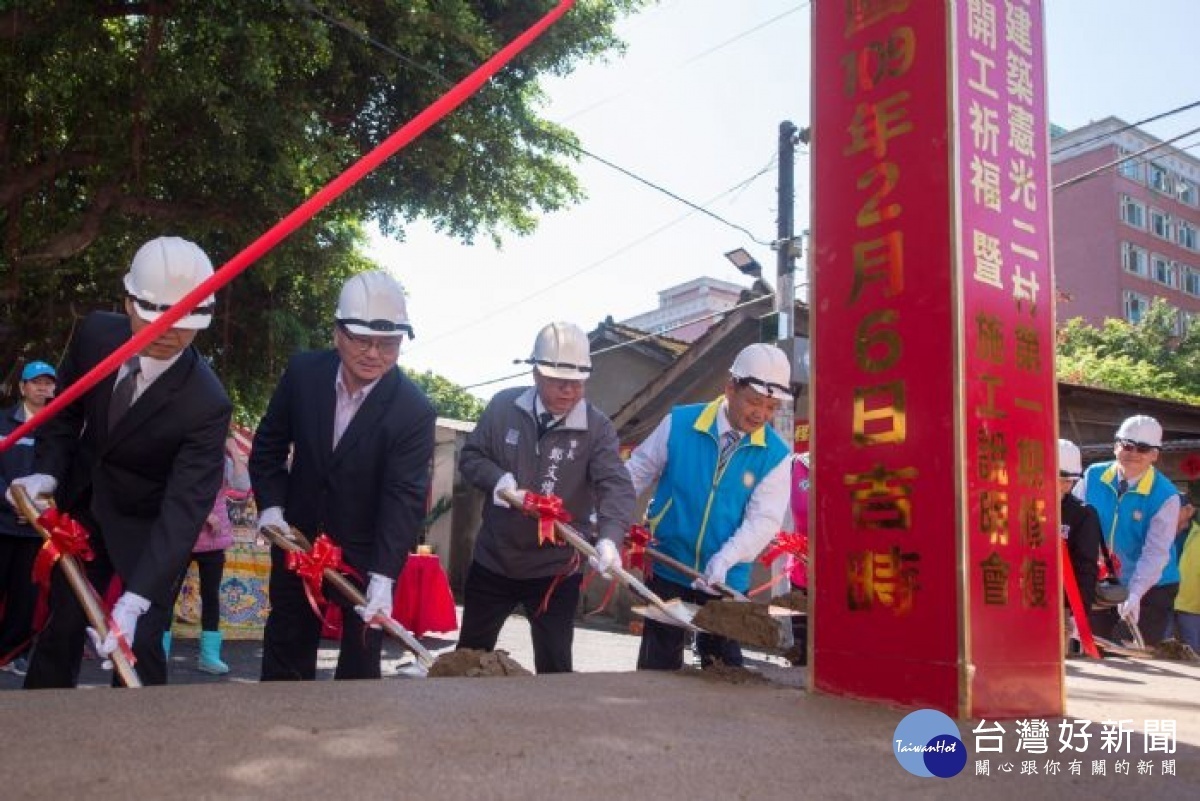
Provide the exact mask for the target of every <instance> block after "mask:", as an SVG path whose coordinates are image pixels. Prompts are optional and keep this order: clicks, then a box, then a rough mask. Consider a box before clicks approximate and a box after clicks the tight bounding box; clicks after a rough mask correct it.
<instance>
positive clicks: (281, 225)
mask: <svg viewBox="0 0 1200 801" xmlns="http://www.w3.org/2000/svg"><path fill="white" fill-rule="evenodd" d="M574 4H575V0H560V2H559V3H558V5H556V6H555V7H554V8H552V9H551V10H550V11H549V12H547V13H546V14H545V16H543V17H542V18H541V19H539V20H538V21H537V22H535V23H534V24H533V25H531V26H530V27H529V28H528V29H527V30H526V31H525V32H523V33H522V34H521V35H520V36H518V37H517V38H516V39H513V40H512V41H511V42H509V43H508V44H507V45H505V46H504V48H502V49H501V50H500V51H498V52H497V53H496V54H495V55H493V56H492V57H491V58H489V59H488V60H487V61H485V62H484V63H483V64H482V65H480V66H479V67H478V68H477V69H476V70H475V71H474V72H472V73H471V74H470V75H468V76H467V77H465V78H463V79H462V80H461V81H459V82H458V83H457V84H455V85H454V86H453V87H451V88H450V90H449V91H447V92H446V93H445V94H443V95H442V96H441V97H439V98H438V99H437V100H435V101H434V102H433V103H431V104H430V105H429V106H428V107H427V108H426V109H425V110H424V111H422V112H421V113H420V114H418V115H417V116H415V117H413V118H412V119H411V120H409V121H408V122H407V123H405V124H404V125H403V126H401V128H400V129H399V130H397V131H396V132H395V133H393V134H391V135H390V136H389V137H388V138H387V139H385V140H383V142H381V143H380V144H379V145H378V146H376V147H375V149H374V150H371V151H370V152H369V153H367V154H366V155H364V156H363V157H362V158H360V159H359V160H358V161H356V162H355V163H354V164H352V165H350V167H348V168H347V169H346V170H345V171H344V172H343V173H342V174H341V175H339V176H337V177H336V178H334V179H333V180H332V181H330V182H329V183H328V184H326V185H325V186H324V187H322V188H321V189H320V190H319V191H318V192H317V193H316V194H315V195H313V196H312V197H310V198H309V199H308V200H306V201H304V202H303V203H301V204H300V205H299V206H297V207H296V209H295V210H293V211H292V212H291V213H290V214H288V215H287V216H286V217H284V218H283V219H282V220H280V221H279V222H277V223H275V225H273V226H271V228H270V229H269V230H268V231H267V232H266V233H264V234H263V235H262V236H260V237H259V238H258V239H256V240H254V241H253V242H251V243H250V244H249V245H248V246H247V247H246V248H245V249H244V250H242V252H241V253H238V254H237V255H236V256H234V257H233V258H232V259H230V260H229V261H227V262H226V263H225V264H224V265H223V266H222V267H221V268H220V269H219V270H217V271H216V272H214V273H213V274H212V275H211V276H209V277H208V279H207V280H205V281H204V282H202V283H201V284H200V285H199V286H198V287H196V288H195V289H193V290H192V291H191V292H189V293H188V294H186V295H184V296H183V298H181V299H180V301H179V302H178V303H176V304H174V305H173V306H171V308H169V309H167V310H166V311H165V312H163V313H162V316H161V317H159V318H158V319H157V320H155V321H154V322H152V323H150V324H149V325H147V326H146V327H145V328H143V329H142V330H141V331H139V332H138V333H136V334H134V335H133V337H132V338H130V339H129V340H127V341H126V342H125V344H123V345H121V347H119V348H117V349H116V350H114V351H113V352H112V353H110V354H109V355H108V356H107V357H105V358H104V360H103V361H101V362H100V363H99V364H97V365H96V366H95V367H93V368H92V369H91V370H89V371H88V372H87V373H85V374H84V375H82V376H80V377H79V379H78V380H76V381H75V382H74V383H72V384H71V386H69V387H67V388H66V389H65V390H63V392H62V394H60V395H58V397H56V398H55V399H54V400H52V401H51V402H50V403H48V404H47V405H46V407H45V408H43V409H42V410H41V411H40V412H38V413H37V414H35V415H34V416H33V417H31V418H29V419H28V420H26V421H25V422H24V423H22V424H21V425H19V426H17V427H16V428H15V429H14V430H13V431H12V432H11V433H9V435H8V436H6V437H5V438H4V439H3V440H0V452H3V451H6V450H8V449H9V448H11V447H12V446H13V445H14V444H15V443H16V442H17V441H18V440H20V439H21V438H22V437H25V436H28V435H29V433H30V432H32V431H34V430H35V429H37V428H38V427H39V426H41V425H42V424H43V423H45V422H46V421H47V420H50V419H51V418H53V417H54V416H55V415H57V414H58V413H59V412H60V411H62V409H63V407H64V406H66V405H67V404H70V403H73V402H74V401H75V400H76V399H77V398H79V397H80V396H81V395H83V394H84V393H85V392H87V391H88V390H90V389H91V388H92V387H93V386H95V385H96V384H97V383H99V382H100V381H102V380H103V379H104V377H105V376H107V375H108V374H109V373H111V372H113V371H114V370H116V369H117V368H118V367H120V366H121V365H122V364H123V363H124V362H125V361H126V360H128V359H129V357H130V356H133V355H134V354H135V353H138V352H139V351H141V350H142V349H143V348H145V347H146V346H147V345H149V344H150V343H151V342H152V341H154V340H155V339H158V338H159V337H160V336H162V335H163V333H165V332H166V330H167V329H168V328H170V327H172V326H173V325H175V323H177V322H179V321H180V320H181V319H183V318H184V317H186V316H187V315H189V314H191V312H192V309H194V308H195V307H196V305H197V304H199V303H202V302H204V300H205V299H206V298H208V296H209V295H212V294H215V293H216V292H217V290H219V289H221V288H222V287H223V286H225V285H226V284H228V283H229V282H230V281H232V280H233V279H234V278H236V277H237V276H239V275H240V274H241V273H242V272H243V271H245V270H246V269H247V268H248V267H250V265H252V264H254V263H255V262H256V261H258V260H259V259H260V258H262V256H264V255H265V254H266V253H267V252H268V251H270V250H271V249H272V248H274V247H275V246H276V245H277V244H279V243H280V242H281V241H283V239H285V238H286V237H288V236H290V235H291V234H292V233H294V232H295V231H296V229H298V228H300V226H302V225H304V224H305V223H306V222H308V221H309V220H310V219H312V218H313V217H314V216H316V214H317V212H319V211H320V210H321V209H323V208H325V206H327V205H329V204H330V203H331V202H333V201H334V200H335V199H337V198H338V197H339V196H341V195H342V194H343V193H345V191H346V190H347V189H349V188H350V187H352V186H354V184H356V183H358V182H359V181H360V180H362V179H363V178H364V177H365V176H366V175H367V174H369V173H370V172H371V171H372V170H374V169H375V168H376V167H378V166H379V165H380V164H382V163H383V162H384V161H386V160H387V159H389V158H391V157H392V156H393V155H395V154H396V153H397V152H399V151H400V150H401V149H403V148H404V147H407V146H408V145H409V144H410V143H411V142H412V141H413V140H414V139H416V138H417V137H418V136H420V135H421V134H423V133H425V131H427V130H429V128H431V127H433V125H434V124H435V123H437V122H438V121H439V120H441V119H442V118H443V117H445V116H446V115H447V114H449V113H450V112H452V111H454V110H455V109H456V108H458V107H459V106H461V105H462V104H463V103H464V102H466V100H467V98H469V97H470V96H471V95H473V94H475V92H476V91H478V90H479V88H480V87H481V86H483V85H484V84H485V83H487V82H488V81H489V80H491V79H492V77H493V76H494V75H495V74H496V73H497V72H499V71H500V69H501V68H502V67H504V66H505V65H506V64H508V62H510V61H512V59H514V58H515V57H516V56H517V55H518V54H519V53H520V52H521V51H522V50H524V49H525V48H526V47H528V46H529V45H530V44H531V43H532V42H533V41H534V40H535V39H537V38H538V37H539V36H541V35H542V34H543V33H544V32H545V31H546V29H547V28H549V27H550V26H551V25H553V24H554V23H555V22H557V21H558V20H559V18H560V17H562V16H563V15H564V14H566V13H567V11H568V10H569V9H570V8H571V6H573V5H574Z"/></svg>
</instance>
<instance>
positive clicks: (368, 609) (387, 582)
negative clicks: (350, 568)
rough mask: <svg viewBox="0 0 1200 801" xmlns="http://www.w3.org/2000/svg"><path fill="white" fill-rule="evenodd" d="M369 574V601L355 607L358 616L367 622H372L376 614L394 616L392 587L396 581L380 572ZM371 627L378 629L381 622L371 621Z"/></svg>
mask: <svg viewBox="0 0 1200 801" xmlns="http://www.w3.org/2000/svg"><path fill="white" fill-rule="evenodd" d="M369 575H370V576H371V583H369V584H368V585H367V603H366V605H365V606H356V607H354V611H355V612H358V616H359V617H361V618H362V619H363V620H364V621H365V622H367V623H371V621H372V620H374V619H375V616H376V615H383V616H384V617H391V616H392V588H393V587H394V586H395V585H396V582H395V581H393V580H392V579H390V578H388V577H387V576H382V575H380V574H379V573H370V574H369ZM371 628H373V629H377V628H379V624H378V623H371Z"/></svg>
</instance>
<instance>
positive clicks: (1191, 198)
mask: <svg viewBox="0 0 1200 801" xmlns="http://www.w3.org/2000/svg"><path fill="white" fill-rule="evenodd" d="M1175 191H1176V192H1178V193H1179V202H1180V203H1186V204H1188V205H1189V206H1196V205H1200V195H1198V194H1197V192H1196V182H1195V181H1189V180H1188V179H1186V178H1180V179H1179V180H1178V181H1176V182H1175Z"/></svg>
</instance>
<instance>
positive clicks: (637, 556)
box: [621, 523, 651, 578]
mask: <svg viewBox="0 0 1200 801" xmlns="http://www.w3.org/2000/svg"><path fill="white" fill-rule="evenodd" d="M650 542H651V534H650V529H648V528H646V527H645V526H639V525H638V524H637V523H634V524H633V525H632V526H630V527H629V533H628V534H626V535H625V547H624V551H625V552H624V553H623V554H622V555H621V556H622V557H623V561H624V562H625V567H626V568H628V569H630V570H633V569H635V568H636V569H638V570H641V571H642V575H644V576H646V577H647V578H649V573H648V571H649V568H650V565H649V564H648V563H647V562H646V547H647V546H648V545H650Z"/></svg>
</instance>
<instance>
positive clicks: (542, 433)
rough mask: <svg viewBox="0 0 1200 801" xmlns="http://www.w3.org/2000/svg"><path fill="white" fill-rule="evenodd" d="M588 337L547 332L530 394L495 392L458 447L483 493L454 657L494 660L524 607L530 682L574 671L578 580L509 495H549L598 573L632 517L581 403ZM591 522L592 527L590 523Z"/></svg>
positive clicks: (593, 416) (558, 327)
mask: <svg viewBox="0 0 1200 801" xmlns="http://www.w3.org/2000/svg"><path fill="white" fill-rule="evenodd" d="M590 350H591V348H590V344H589V343H588V338H587V334H585V333H584V332H583V331H582V330H581V329H580V328H579V327H578V326H576V325H573V324H571V323H550V324H549V325H547V326H545V327H544V328H542V330H541V331H540V332H539V333H538V335H537V339H536V340H535V341H534V345H533V353H532V355H531V356H530V358H529V359H528V363H529V364H532V365H533V383H534V386H532V387H516V388H514V389H506V390H502V391H501V392H499V393H497V394H496V396H495V397H493V398H492V400H491V401H490V402H489V403H488V405H487V408H486V409H484V411H483V415H482V416H481V417H480V418H479V423H478V424H477V425H476V426H475V430H474V431H472V432H471V434H470V435H469V436H468V437H467V442H466V445H465V446H464V447H463V452H462V457H461V459H460V460H459V465H458V467H459V470H460V471H461V472H462V474H463V477H464V478H465V479H467V481H469V482H471V483H472V484H474V485H475V486H476V487H478V488H479V489H481V490H483V491H484V492H485V493H487V494H488V495H489V496H490V498H489V500H487V501H485V502H484V505H483V522H482V525H481V526H480V529H479V534H478V536H477V537H476V539H475V553H474V559H473V560H472V562H471V567H470V569H469V571H468V573H467V580H466V585H465V587H464V589H463V620H462V626H461V627H460V632H459V639H458V647H459V648H475V649H480V650H484V651H491V650H492V649H494V648H495V646H496V639H497V637H498V636H499V634H500V629H501V628H502V627H503V626H504V621H505V620H506V619H507V618H508V616H509V615H510V614H511V613H512V612H513V610H514V609H516V607H517V606H522V607H523V608H524V611H525V616H526V617H527V618H528V619H529V625H530V631H531V634H532V636H533V654H534V667H535V669H536V670H537V672H538V673H565V672H570V671H571V668H572V658H571V646H572V642H573V639H574V632H575V609H576V607H577V606H578V604H579V586H580V581H581V579H582V574H581V573H580V572H579V569H578V568H579V565H578V559H577V557H576V553H575V551H574V549H573V548H571V547H570V546H569V545H566V544H563V543H554V542H542V541H541V538H540V537H539V534H538V525H537V522H536V521H535V520H533V519H532V518H530V517H529V516H527V515H526V514H525V513H523V512H522V510H521V509H513V508H511V507H510V506H509V504H508V502H507V501H505V500H504V499H503V498H502V497H501V495H500V493H501V492H502V491H504V490H509V491H512V492H514V493H516V494H517V495H518V497H521V498H522V500H523V499H524V497H525V494H526V492H532V493H535V494H536V495H538V496H556V497H558V498H560V499H561V500H562V504H563V507H564V508H565V509H566V511H567V512H568V513H569V514H570V515H571V520H572V525H574V526H576V527H579V528H581V529H584V530H586V529H587V528H588V527H589V526H592V525H594V533H595V535H596V537H597V539H596V550H597V552H598V558H595V559H593V560H592V566H593V567H594V568H595V569H596V570H598V571H599V572H601V573H604V572H606V571H607V570H608V569H609V568H611V567H613V566H614V565H616V564H618V563H619V562H620V556H619V551H618V546H619V545H620V543H621V542H622V540H624V538H625V532H626V531H627V530H628V528H629V523H630V519H631V517H632V515H633V504H634V497H633V487H632V485H631V484H630V481H629V476H628V474H627V473H626V472H625V467H624V466H623V465H622V464H621V456H620V450H619V447H618V441H617V432H616V429H615V428H613V424H612V422H611V421H610V420H609V419H608V418H607V417H606V416H605V415H604V414H603V413H602V412H601V411H600V410H599V409H597V408H596V407H594V406H592V405H591V404H590V403H588V402H587V401H586V400H585V399H584V383H585V382H586V381H587V378H588V375H589V374H590V373H591V371H592V359H591V353H590ZM593 520H594V521H595V522H594V524H593V523H592V522H591V521H593Z"/></svg>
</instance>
